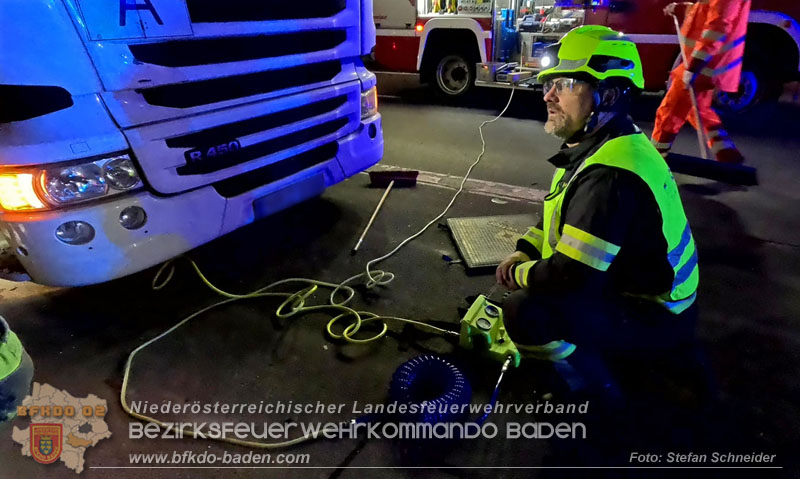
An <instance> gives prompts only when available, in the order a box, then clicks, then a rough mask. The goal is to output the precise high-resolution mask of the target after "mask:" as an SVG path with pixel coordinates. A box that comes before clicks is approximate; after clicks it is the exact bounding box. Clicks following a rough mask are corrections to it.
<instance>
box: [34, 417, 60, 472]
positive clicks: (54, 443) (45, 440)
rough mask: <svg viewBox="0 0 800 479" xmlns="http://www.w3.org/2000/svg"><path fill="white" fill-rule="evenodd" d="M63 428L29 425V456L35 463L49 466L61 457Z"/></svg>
mask: <svg viewBox="0 0 800 479" xmlns="http://www.w3.org/2000/svg"><path fill="white" fill-rule="evenodd" d="M63 439H64V428H63V425H61V424H31V455H32V456H33V459H34V460H35V461H36V462H41V463H42V464H51V463H53V462H56V461H57V460H58V458H59V457H61V446H62V444H63Z"/></svg>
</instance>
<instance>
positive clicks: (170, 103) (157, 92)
mask: <svg viewBox="0 0 800 479" xmlns="http://www.w3.org/2000/svg"><path fill="white" fill-rule="evenodd" d="M341 68H342V67H341V63H339V62H324V63H317V64H313V65H303V66H299V67H294V68H286V69H283V70H269V71H265V72H259V73H250V74H247V75H237V76H231V77H227V78H217V79H214V80H203V81H196V82H192V83H178V84H173V85H164V86H159V87H155V88H147V89H140V90H136V91H137V93H141V94H142V96H143V97H144V100H145V101H146V102H147V103H148V104H150V105H154V106H166V107H171V108H190V107H194V106H199V105H206V104H209V103H216V102H220V101H225V100H232V99H235V98H243V97H248V96H252V95H258V94H263V93H269V92H272V91H276V90H282V89H285V88H292V87H298V86H303V85H310V84H313V83H318V82H324V81H330V80H332V79H333V78H334V77H335V76H336V75H337V74H339V72H340V71H341Z"/></svg>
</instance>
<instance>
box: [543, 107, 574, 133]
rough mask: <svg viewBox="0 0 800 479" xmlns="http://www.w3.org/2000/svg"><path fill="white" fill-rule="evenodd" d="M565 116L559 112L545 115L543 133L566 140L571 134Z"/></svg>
mask: <svg viewBox="0 0 800 479" xmlns="http://www.w3.org/2000/svg"><path fill="white" fill-rule="evenodd" d="M567 123H568V122H567V116H566V115H564V113H563V112H559V113H557V114H555V115H550V114H548V115H547V122H545V124H544V131H545V133H548V134H550V135H553V136H555V137H556V138H560V139H562V140H566V139H567V138H569V137H570V136H572V133H573V132H571V131H569V130H570V128H568V126H569V125H568V124H567Z"/></svg>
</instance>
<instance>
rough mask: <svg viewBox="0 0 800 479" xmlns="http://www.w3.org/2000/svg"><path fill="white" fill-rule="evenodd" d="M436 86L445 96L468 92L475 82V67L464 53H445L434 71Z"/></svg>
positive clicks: (449, 96)
mask: <svg viewBox="0 0 800 479" xmlns="http://www.w3.org/2000/svg"><path fill="white" fill-rule="evenodd" d="M434 76H435V78H436V87H437V89H438V91H439V92H440V93H441V94H442V95H443V96H444V97H445V98H456V97H460V96H462V95H464V94H465V93H467V92H468V91H469V90H470V88H472V84H473V83H474V82H475V67H474V65H472V64H470V62H468V61H467V59H466V58H465V57H464V56H463V55H459V54H455V55H453V54H451V55H444V56H442V57H441V58H440V59H439V62H438V63H437V64H436V70H435V72H434Z"/></svg>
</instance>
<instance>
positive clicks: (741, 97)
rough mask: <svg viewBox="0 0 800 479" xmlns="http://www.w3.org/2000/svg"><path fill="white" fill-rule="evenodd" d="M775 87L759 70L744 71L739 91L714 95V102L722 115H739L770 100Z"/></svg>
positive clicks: (720, 92)
mask: <svg viewBox="0 0 800 479" xmlns="http://www.w3.org/2000/svg"><path fill="white" fill-rule="evenodd" d="M773 89H774V85H773V82H771V81H770V79H769V78H768V77H767V76H766V75H764V74H763V73H761V72H760V71H759V70H757V69H743V70H742V75H741V78H740V80H739V91H736V92H724V91H719V90H717V91H716V92H715V93H714V102H715V104H716V106H717V108H719V109H720V110H721V113H739V112H741V111H744V110H747V109H748V108H750V107H752V106H754V105H756V104H757V103H759V102H760V101H762V100H768V99H770V97H771V96H772V95H773Z"/></svg>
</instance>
